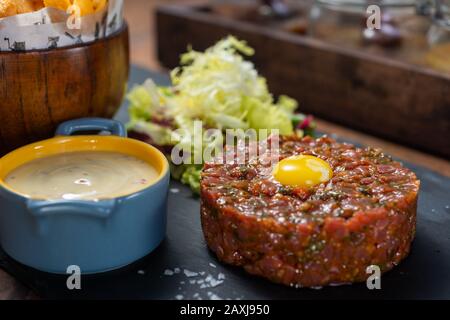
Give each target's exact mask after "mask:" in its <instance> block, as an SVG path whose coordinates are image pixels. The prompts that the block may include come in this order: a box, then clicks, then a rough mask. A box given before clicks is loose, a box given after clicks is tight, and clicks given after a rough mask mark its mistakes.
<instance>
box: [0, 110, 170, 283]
mask: <svg viewBox="0 0 450 320" xmlns="http://www.w3.org/2000/svg"><path fill="white" fill-rule="evenodd" d="M92 130H98V131H103V130H105V131H110V132H111V133H112V135H110V136H98V135H80V136H71V135H72V134H73V133H75V132H80V131H92ZM89 150H91V151H94V150H95V151H114V152H121V153H126V154H129V155H133V156H135V157H138V158H140V159H142V160H144V161H147V162H148V163H150V164H151V165H153V166H154V167H155V168H156V169H157V170H158V172H159V177H158V179H157V180H156V181H155V183H154V184H152V185H150V186H149V187H147V188H146V189H143V190H141V191H139V192H136V193H133V194H130V195H127V196H123V197H118V198H113V199H108V200H100V201H80V200H75V201H68V200H61V201H60V200H54V201H49V200H46V199H31V198H27V197H25V196H23V195H21V194H19V193H18V192H16V191H14V190H13V189H11V188H10V187H9V186H8V185H7V184H5V182H4V179H5V177H6V176H7V175H8V173H9V172H11V171H12V170H14V169H15V168H17V167H19V166H20V165H22V164H24V163H27V162H29V161H32V160H34V159H37V158H42V157H46V156H49V155H55V154H59V153H62V152H73V151H89ZM168 188H169V165H168V163H167V160H166V158H165V156H164V155H163V154H162V153H161V152H159V151H158V150H157V149H156V148H154V147H152V146H150V145H148V144H145V143H142V142H140V141H137V140H133V139H128V138H126V130H125V128H124V127H123V125H122V124H121V123H119V122H117V121H113V120H107V119H98V118H87V119H80V120H74V121H69V122H66V123H63V124H62V125H61V126H60V127H59V128H58V130H57V136H56V137H54V138H52V139H48V140H45V141H41V142H37V143H34V144H31V145H28V146H25V147H22V148H20V149H17V150H15V151H13V152H11V153H10V154H8V155H6V156H4V157H3V158H1V159H0V245H1V246H2V248H3V250H4V251H5V252H6V253H7V254H8V255H9V256H11V257H12V258H13V259H15V260H17V261H18V262H20V263H22V264H25V265H27V266H30V267H32V268H35V269H38V270H41V271H45V272H49V273H59V274H63V273H66V272H67V270H68V267H69V266H73V265H75V266H78V267H79V268H80V269H81V272H82V273H83V274H90V273H98V272H105V271H109V270H113V269H117V268H120V267H123V266H125V265H128V264H130V263H132V262H134V261H136V260H138V259H140V258H142V257H144V256H146V255H148V254H149V253H150V252H152V251H153V250H154V249H155V248H156V247H157V246H158V245H159V244H160V243H161V241H162V240H163V239H164V237H165V234H166V215H167V213H166V211H167V192H168Z"/></svg>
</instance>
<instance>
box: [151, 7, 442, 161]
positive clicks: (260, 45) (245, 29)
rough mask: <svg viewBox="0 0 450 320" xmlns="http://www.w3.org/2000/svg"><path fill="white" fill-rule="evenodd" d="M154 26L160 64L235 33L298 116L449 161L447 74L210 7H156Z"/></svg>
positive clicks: (170, 62)
mask: <svg viewBox="0 0 450 320" xmlns="http://www.w3.org/2000/svg"><path fill="white" fill-rule="evenodd" d="M157 29H158V32H157V42H158V56H159V59H160V60H161V62H162V63H163V65H164V66H166V67H169V68H173V67H175V66H177V65H178V64H179V55H180V54H181V53H183V52H185V51H186V48H187V46H188V44H192V45H193V47H194V48H195V49H197V50H204V49H205V48H207V47H209V46H211V45H212V44H214V43H215V42H216V41H218V40H219V39H221V38H223V37H225V36H227V35H229V34H233V35H235V36H237V37H238V38H240V39H244V40H246V41H247V42H248V43H249V44H250V45H251V46H252V47H253V48H254V49H255V51H256V55H255V56H254V58H253V60H254V62H255V64H256V66H257V69H258V70H259V71H260V73H261V74H262V75H263V76H265V77H267V79H268V82H269V86H270V90H271V91H272V92H274V93H275V94H283V93H284V94H287V95H290V96H292V97H294V98H296V99H298V101H299V102H300V109H301V111H302V112H307V113H312V114H314V115H316V116H318V117H320V118H323V119H327V120H330V121H333V122H336V123H339V124H342V125H346V126H349V127H352V128H355V129H359V130H362V131H365V132H367V133H370V134H374V135H378V136H380V137H383V138H386V139H389V140H392V141H395V142H398V143H403V144H406V145H409V146H413V147H416V148H418V149H422V150H425V151H428V152H432V153H435V154H438V155H441V156H444V157H446V158H449V157H450V142H449V137H450V74H447V73H443V72H439V71H435V70H433V69H430V68H427V67H426V66H424V65H418V64H412V63H407V62H404V61H401V60H399V59H394V58H390V57H389V56H387V55H383V54H377V53H376V52H370V51H363V50H356V49H355V48H353V49H352V48H344V47H343V46H336V45H333V44H330V43H326V42H323V41H321V40H317V39H313V38H311V37H308V36H302V35H297V34H294V33H290V32H287V31H284V30H283V29H282V28H276V27H274V26H273V25H270V24H269V25H262V24H261V23H252V22H247V21H242V20H236V19H232V18H230V17H229V16H227V15H218V14H217V13H214V11H211V8H210V7H208V6H194V5H186V4H176V5H161V6H159V7H158V9H157Z"/></svg>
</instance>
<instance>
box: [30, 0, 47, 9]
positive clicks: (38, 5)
mask: <svg viewBox="0 0 450 320" xmlns="http://www.w3.org/2000/svg"><path fill="white" fill-rule="evenodd" d="M32 2H33V7H34V10H35V11H38V10H41V9H42V8H43V7H44V0H32Z"/></svg>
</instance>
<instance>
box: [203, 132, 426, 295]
mask: <svg viewBox="0 0 450 320" xmlns="http://www.w3.org/2000/svg"><path fill="white" fill-rule="evenodd" d="M301 154H303V155H313V156H316V157H319V158H321V159H323V160H325V161H327V162H328V163H329V165H330V166H331V168H332V169H333V177H332V179H331V180H329V181H328V182H325V183H321V184H319V185H316V186H314V187H310V188H299V187H289V186H284V185H281V184H280V183H278V182H277V181H276V180H274V178H273V177H272V169H273V167H272V165H271V164H268V163H267V161H260V159H261V156H260V157H259V158H258V157H257V158H255V159H252V160H250V161H247V163H246V164H244V165H238V164H206V165H205V167H204V169H203V172H202V179H201V221H202V228H203V232H204V235H205V239H206V242H207V244H208V246H209V248H210V249H211V250H212V251H214V252H215V253H216V254H217V256H218V258H219V259H220V260H221V261H223V262H226V263H229V264H232V265H236V266H242V267H243V268H244V269H245V270H246V271H247V272H249V273H251V274H255V275H259V276H263V277H265V278H268V279H270V280H272V281H274V282H278V283H283V284H286V285H291V286H306V287H313V286H323V285H328V284H342V283H351V282H359V281H366V279H367V278H368V276H369V275H368V274H367V273H366V268H367V267H368V266H370V265H377V266H379V267H380V269H381V270H382V272H385V271H387V270H390V269H391V268H392V267H394V266H395V265H397V264H398V263H399V262H400V261H401V260H402V259H403V258H405V257H406V256H407V255H408V253H409V250H410V245H411V242H412V240H413V238H414V234H415V229H416V208H417V194H418V190H419V183H420V182H419V180H418V179H417V178H416V176H415V174H414V173H413V172H411V171H410V170H408V169H407V168H404V167H403V166H402V165H401V164H400V163H399V162H396V161H393V160H392V159H391V158H390V157H389V156H387V155H385V154H383V153H382V152H381V151H380V150H378V149H373V148H366V149H361V148H357V147H355V146H353V145H350V144H345V143H338V142H336V141H335V140H333V139H331V138H328V137H323V138H320V139H317V140H314V139H312V138H310V137H305V138H303V139H300V138H296V137H282V138H281V139H280V153H279V158H280V160H281V159H284V158H286V157H290V156H293V155H301ZM263 163H265V164H263Z"/></svg>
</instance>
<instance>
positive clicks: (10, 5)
mask: <svg viewBox="0 0 450 320" xmlns="http://www.w3.org/2000/svg"><path fill="white" fill-rule="evenodd" d="M15 14H17V7H16V3H15V2H14V1H13V0H0V18H4V17H9V16H13V15H15Z"/></svg>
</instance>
